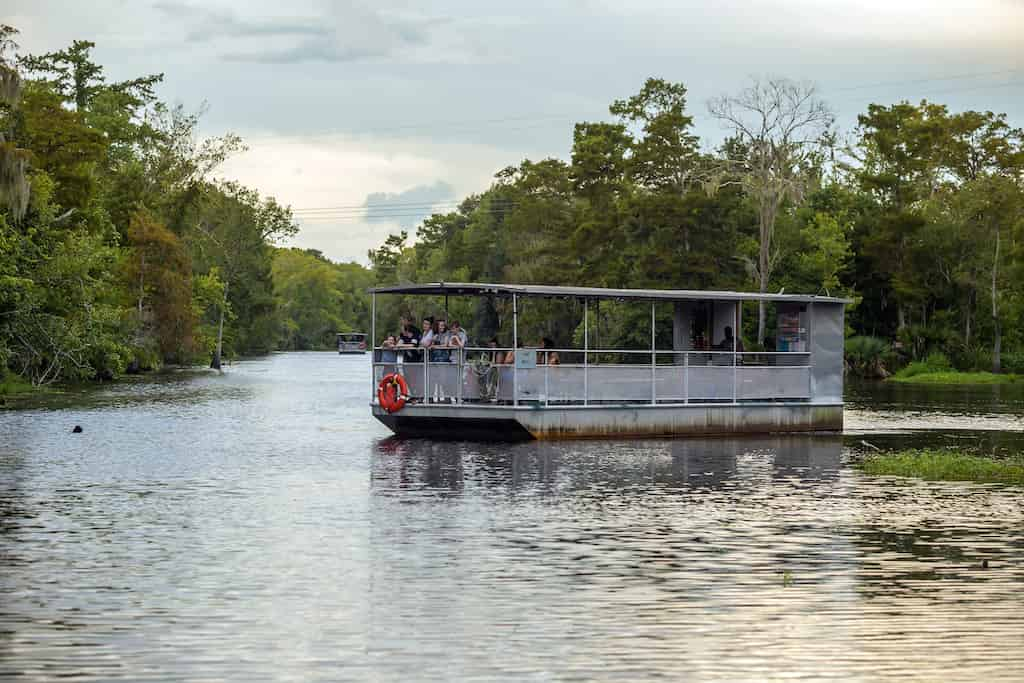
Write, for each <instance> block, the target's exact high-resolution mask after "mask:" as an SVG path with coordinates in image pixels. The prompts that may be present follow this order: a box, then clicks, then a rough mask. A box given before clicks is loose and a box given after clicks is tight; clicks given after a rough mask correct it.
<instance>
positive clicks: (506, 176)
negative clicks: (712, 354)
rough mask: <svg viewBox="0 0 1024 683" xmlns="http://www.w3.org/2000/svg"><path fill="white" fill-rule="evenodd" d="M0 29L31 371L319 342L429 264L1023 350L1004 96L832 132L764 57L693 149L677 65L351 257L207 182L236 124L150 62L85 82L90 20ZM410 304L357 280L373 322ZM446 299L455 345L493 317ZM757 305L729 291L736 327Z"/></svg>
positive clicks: (10, 360) (440, 273)
mask: <svg viewBox="0 0 1024 683" xmlns="http://www.w3.org/2000/svg"><path fill="white" fill-rule="evenodd" d="M16 38H17V31H16V30H15V29H14V28H12V27H9V26H3V27H0V374H2V373H3V372H10V373H14V374H17V375H19V376H21V377H23V378H25V379H26V380H29V381H31V382H32V383H35V384H45V383H49V382H54V381H74V380H82V379H90V378H103V377H109V376H113V375H116V374H119V373H121V372H125V371H131V370H135V369H142V368H149V367H158V366H160V365H161V364H165V363H173V364H195V363H203V364H206V363H211V364H212V365H214V366H215V367H216V366H218V365H219V364H220V362H221V358H222V357H224V356H229V357H230V356H238V355H243V354H258V353H265V352H268V351H270V350H274V349H283V350H302V349H324V348H331V347H332V345H333V343H334V334H335V333H336V332H338V331H345V330H359V331H369V327H370V321H369V317H370V305H369V300H368V296H367V294H366V288H367V287H369V286H371V285H373V284H390V283H398V282H426V281H438V280H445V281H482V282H520V283H546V284H565V285H591V286H608V287H652V288H676V289H735V290H746V291H762V292H777V291H788V292H801V293H812V294H813V293H822V294H831V295H840V296H847V297H849V298H851V299H853V300H854V304H853V305H852V306H851V307H850V309H849V312H848V317H847V322H848V329H847V333H848V336H850V337H854V338H855V339H852V340H850V342H848V348H857V349H861V350H863V349H865V348H868V349H874V351H873V352H874V353H875V354H877V355H878V356H879V357H885V360H886V362H887V363H888V364H889V365H890V366H891V365H892V364H894V363H899V362H905V361H908V360H914V359H919V358H923V357H925V356H927V355H928V354H929V353H931V352H933V351H942V352H943V353H945V354H947V355H948V356H949V358H951V359H952V360H953V362H954V364H955V365H956V366H958V367H960V368H963V369H976V368H977V369H996V370H998V369H1004V368H1005V369H1012V370H1024V367H1022V366H1024V357H1022V354H1021V352H1022V351H1024V340H1022V334H1024V332H1022V330H1024V327H1022V324H1021V323H1022V322H1024V320H1022V316H1024V272H1022V268H1024V259H1022V258H1021V256H1022V254H1021V248H1022V237H1024V218H1022V216H1024V189H1022V187H1024V180H1022V175H1024V134H1022V132H1021V130H1020V129H1019V128H1016V127H1014V126H1013V125H1011V123H1010V122H1008V121H1007V117H1006V116H1005V115H1003V114H994V113H992V112H981V111H964V112H951V111H950V110H949V109H948V108H947V107H945V106H943V105H941V104H937V103H933V102H927V101H923V102H920V103H918V104H912V103H909V102H898V103H896V104H891V105H881V104H872V105H870V106H868V107H867V109H866V111H864V112H863V113H862V114H861V115H860V116H858V119H857V125H856V126H855V127H854V128H853V129H852V130H850V131H845V132H843V131H838V130H836V128H835V125H834V120H833V117H832V113H831V111H830V109H829V107H828V104H827V102H824V101H823V100H822V99H821V98H820V97H818V95H817V93H816V91H815V90H814V88H813V87H812V86H810V85H807V84H803V83H795V82H792V81H789V80H786V79H766V80H761V81H755V82H753V83H752V84H751V85H750V86H749V87H747V88H745V89H743V90H742V91H740V92H738V93H735V94H731V95H725V96H722V97H719V98H715V99H713V100H712V101H711V102H710V104H709V114H710V115H711V116H713V117H714V118H715V119H717V120H718V121H720V122H722V123H723V124H724V126H725V127H726V129H727V130H728V131H729V132H728V135H727V137H726V139H725V140H724V142H722V143H721V144H719V145H718V146H717V147H715V148H713V149H709V148H708V143H707V141H702V140H701V139H700V138H699V137H698V136H697V135H696V134H695V133H694V130H693V118H692V115H691V112H690V111H689V109H688V107H687V98H686V94H687V92H686V88H685V87H684V86H683V84H681V83H673V82H670V81H665V80H661V79H654V78H652V79H649V80H648V81H647V82H646V83H644V84H643V86H642V87H641V88H640V90H639V92H637V93H636V94H634V95H633V96H631V97H627V98H625V99H622V100H616V101H615V102H613V103H612V104H611V105H610V107H609V114H610V119H611V120H609V121H599V122H581V123H578V124H576V125H575V127H574V129H573V133H572V134H573V138H572V153H571V156H570V158H569V159H568V160H561V159H555V158H548V159H542V160H539V161H532V160H529V159H527V160H524V161H522V162H521V163H519V164H518V165H514V166H509V167H507V168H504V169H501V170H499V171H498V172H497V173H496V175H495V177H494V180H493V183H492V184H491V186H490V187H489V188H488V189H487V190H486V191H484V192H481V193H479V194H474V195H472V196H469V197H467V198H465V199H464V200H463V201H462V202H461V204H460V206H459V208H458V210H456V211H452V212H449V213H438V214H434V215H432V216H430V217H428V218H426V219H425V220H424V221H423V222H422V224H421V225H420V226H419V227H418V230H417V235H416V237H417V239H416V240H414V241H411V240H410V239H409V235H408V234H406V233H404V232H403V233H400V234H396V235H392V236H390V237H389V238H388V239H387V240H386V241H385V242H384V243H383V244H382V245H381V246H380V247H378V248H377V249H374V250H372V251H371V252H370V253H369V260H370V263H371V266H370V268H369V269H367V268H364V267H362V266H360V265H358V264H354V263H334V262H332V261H330V260H329V259H327V258H325V257H324V255H323V254H322V253H321V252H319V251H317V250H301V249H282V248H279V247H277V246H275V245H276V244H277V243H279V242H280V241H281V240H282V239H284V238H287V237H289V236H292V235H294V234H295V233H296V231H297V229H298V228H297V225H296V223H295V221H294V219H293V216H292V214H291V210H290V209H289V208H288V207H285V206H282V205H281V204H279V203H278V202H277V201H276V200H274V199H273V198H271V197H264V196H261V195H260V194H259V193H257V192H255V191H254V190H252V189H250V188H246V187H244V186H241V185H239V184H237V183H233V182H228V181H224V180H218V179H217V178H216V177H215V175H214V174H215V172H216V170H217V168H218V167H219V166H220V165H221V164H223V163H224V161H225V160H226V159H228V158H229V157H230V156H231V155H233V154H237V153H239V152H241V151H243V150H244V145H243V142H242V140H241V139H240V138H239V137H237V136H235V135H233V134H227V135H224V136H221V137H216V138H207V139H203V140H200V137H199V135H198V126H199V122H200V115H201V111H200V112H192V111H188V110H186V109H185V108H184V107H183V106H180V105H178V106H171V105H168V104H166V103H164V102H162V101H161V100H160V99H159V97H158V96H157V89H158V87H159V84H160V83H161V81H162V79H163V75H162V74H149V75H140V76H138V77H136V78H133V79H130V80H126V81H119V82H110V81H109V80H108V79H107V77H106V74H105V72H104V69H103V67H102V65H99V64H97V63H96V62H95V61H94V60H93V59H92V56H91V51H92V49H93V47H94V45H93V43H91V42H88V41H75V42H74V43H72V45H70V46H68V47H67V48H65V49H62V50H58V51H55V52H50V53H46V54H40V55H23V54H19V53H18V50H17V44H16ZM422 305H423V302H422V301H421V300H403V299H401V298H398V297H388V298H382V299H380V300H379V301H378V325H377V329H378V330H383V329H389V330H390V329H392V328H394V326H395V325H397V321H398V319H399V316H400V315H409V314H412V315H416V314H419V313H422V312H425V311H424V310H423V309H422V308H421V306H422ZM440 305H441V304H440V303H438V306H440ZM448 305H449V307H450V308H449V309H448V311H447V312H448V314H449V316H450V317H456V316H458V317H459V318H461V320H462V322H463V323H464V324H465V325H466V326H468V327H469V328H470V330H471V331H472V333H473V335H472V336H473V339H474V340H483V339H484V338H489V336H490V335H491V334H493V333H494V332H495V331H497V330H498V329H499V328H500V327H501V325H499V323H501V322H502V321H503V320H505V321H506V322H507V320H506V319H507V317H508V315H509V311H508V310H506V307H505V306H504V305H503V304H502V303H501V302H500V301H488V300H482V301H469V300H457V301H456V300H453V301H451V302H449V304H448ZM641 308H642V307H641ZM593 315H595V318H594V319H593V323H592V325H593V327H592V333H594V334H598V335H600V339H601V342H602V344H603V345H608V346H624V347H629V346H631V345H636V346H637V347H640V348H646V346H647V345H648V344H649V341H650V340H649V327H648V326H649V322H647V320H648V318H649V311H643V310H639V309H638V308H637V307H630V306H627V305H619V304H616V303H614V302H608V303H606V304H602V307H601V309H600V310H597V311H594V312H593ZM670 315H671V313H670V311H662V312H660V313H659V316H664V317H665V320H664V321H660V322H659V325H658V327H659V328H660V329H661V330H662V331H661V332H660V334H663V335H669V336H667V337H665V338H661V337H659V339H658V345H659V347H662V348H667V347H668V346H670V345H671V338H670V329H671V325H670V322H669V320H668V317H669V316H670ZM772 315H773V314H772V311H771V310H770V309H768V310H760V309H759V308H758V307H757V306H754V305H751V307H750V310H749V311H748V312H745V314H744V329H743V330H742V334H743V338H744V342H745V344H746V347H747V348H748V349H757V348H759V347H761V346H762V345H764V344H765V343H766V342H767V341H768V340H767V339H766V337H767V336H770V332H769V330H770V329H771V325H772V319H771V318H772ZM581 318H582V309H581V307H580V306H578V305H576V304H573V303H571V302H569V303H562V304H560V303H558V302H536V303H534V304H532V305H531V306H530V307H528V308H527V309H526V310H525V311H524V314H523V318H522V319H521V323H522V326H523V330H524V335H523V336H525V337H528V338H531V339H532V338H534V337H537V338H539V337H541V336H547V337H550V338H552V339H554V340H555V342H556V344H558V345H560V346H561V345H572V344H576V343H580V342H581V338H580V337H581V329H580V321H581ZM377 341H379V340H377ZM502 341H503V343H510V341H511V340H502ZM880 366H881V363H879V362H877V359H874V360H872V359H868V362H863V363H860V364H858V367H863V368H873V369H877V368H879V367H880ZM890 369H891V368H890ZM0 379H2V378H0Z"/></svg>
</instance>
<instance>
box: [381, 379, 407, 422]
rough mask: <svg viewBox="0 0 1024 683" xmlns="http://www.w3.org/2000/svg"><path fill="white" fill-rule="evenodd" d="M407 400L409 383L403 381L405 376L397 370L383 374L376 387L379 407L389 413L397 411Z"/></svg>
mask: <svg viewBox="0 0 1024 683" xmlns="http://www.w3.org/2000/svg"><path fill="white" fill-rule="evenodd" d="M408 400H409V385H408V384H406V383H405V377H402V376H401V375H400V374H398V373H397V372H392V373H391V374H389V375H384V378H383V379H382V380H381V381H380V385H379V386H378V387H377V402H378V403H379V404H380V407H381V408H383V409H384V410H386V411H387V412H389V413H397V412H398V411H399V410H401V409H402V408H404V407H405V402H406V401H408Z"/></svg>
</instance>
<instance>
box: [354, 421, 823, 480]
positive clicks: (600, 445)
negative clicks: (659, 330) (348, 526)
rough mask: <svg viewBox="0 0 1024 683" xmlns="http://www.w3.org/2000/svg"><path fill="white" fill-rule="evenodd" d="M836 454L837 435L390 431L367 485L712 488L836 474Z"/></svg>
mask: <svg viewBox="0 0 1024 683" xmlns="http://www.w3.org/2000/svg"><path fill="white" fill-rule="evenodd" d="M841 453H842V438H841V437H839V436H820V435H818V436H814V435H780V436H766V437H750V438H708V439H674V440H668V441H661V440H641V441H629V442H625V441H602V442H595V441H572V442H564V441H537V442H526V443H519V444H489V443H451V442H441V443H438V442H434V441H431V440H427V439H408V440H402V439H397V438H393V437H392V438H388V439H384V440H382V441H380V442H379V443H378V446H377V452H376V453H375V456H374V462H373V468H372V478H373V482H372V488H373V490H374V492H375V493H378V494H385V495H386V494H388V493H390V492H401V491H402V490H408V489H421V488H427V489H437V490H442V491H447V492H452V493H457V492H461V491H463V490H464V489H466V488H473V489H484V490H492V491H493V490H502V489H507V490H508V491H509V492H514V491H517V490H521V489H537V490H539V491H546V492H548V493H550V494H562V495H565V494H571V493H572V492H573V491H581V490H589V489H592V488H593V487H600V488H602V489H606V488H629V487H638V486H640V487H646V488H652V487H653V488H654V489H667V490H671V489H680V488H685V489H714V488H721V487H726V486H729V485H730V484H731V483H732V482H736V483H742V482H743V481H745V480H750V479H752V478H758V477H760V476H762V475H764V474H769V473H770V475H771V476H772V477H776V478H787V477H796V478H801V479H814V480H817V479H822V480H835V479H838V477H839V468H840V464H841Z"/></svg>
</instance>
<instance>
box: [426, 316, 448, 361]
mask: <svg viewBox="0 0 1024 683" xmlns="http://www.w3.org/2000/svg"><path fill="white" fill-rule="evenodd" d="M451 339H452V333H451V332H450V331H449V330H448V321H447V320H445V319H444V318H439V319H438V321H437V322H436V323H434V338H433V340H432V342H431V344H430V362H431V363H447V362H448V361H449V360H451V352H450V351H449V349H450V348H451Z"/></svg>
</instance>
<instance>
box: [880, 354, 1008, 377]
mask: <svg viewBox="0 0 1024 683" xmlns="http://www.w3.org/2000/svg"><path fill="white" fill-rule="evenodd" d="M1021 378H1022V376H1021V375H1015V374H1012V373H1002V374H996V373H993V372H964V371H960V370H957V369H956V368H954V367H953V366H952V364H951V363H950V362H949V359H948V358H947V357H946V356H945V354H942V353H932V354H930V355H929V356H928V357H927V358H925V359H924V360H919V361H914V362H913V363H911V364H909V365H908V366H907V367H905V368H903V369H902V370H900V371H899V372H897V373H896V374H895V375H893V376H892V377H890V378H889V379H888V381H890V382H902V383H904V384H1012V383H1013V382H1017V381H1020V379H1021Z"/></svg>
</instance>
